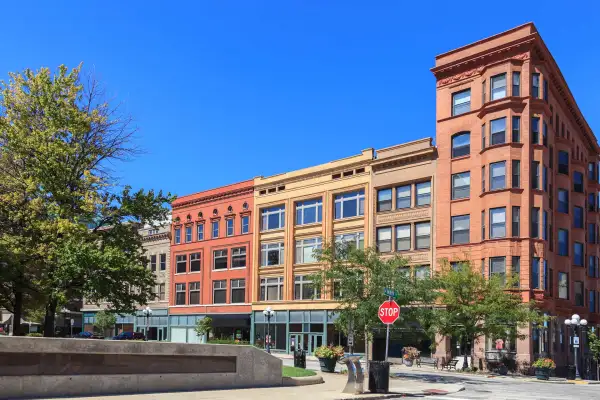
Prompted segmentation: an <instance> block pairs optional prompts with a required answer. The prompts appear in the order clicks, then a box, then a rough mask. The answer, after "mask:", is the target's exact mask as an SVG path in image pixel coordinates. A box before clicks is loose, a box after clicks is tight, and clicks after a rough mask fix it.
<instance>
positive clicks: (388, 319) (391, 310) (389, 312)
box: [379, 300, 400, 325]
mask: <svg viewBox="0 0 600 400" xmlns="http://www.w3.org/2000/svg"><path fill="white" fill-rule="evenodd" d="M399 316H400V306H399V305H398V303H396V302H395V301H394V300H389V301H384V302H383V304H381V305H380V306H379V319H380V320H381V322H383V323H384V324H386V325H391V324H393V323H394V322H396V320H397V319H398V317H399Z"/></svg>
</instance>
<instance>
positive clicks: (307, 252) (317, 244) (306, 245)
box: [296, 237, 323, 264]
mask: <svg viewBox="0 0 600 400" xmlns="http://www.w3.org/2000/svg"><path fill="white" fill-rule="evenodd" d="M322 243H323V239H321V238H320V237H317V238H311V239H302V240H296V264H308V263H315V262H317V261H318V260H317V255H316V254H315V250H319V249H321V246H322Z"/></svg>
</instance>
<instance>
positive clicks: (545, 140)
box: [542, 121, 548, 146]
mask: <svg viewBox="0 0 600 400" xmlns="http://www.w3.org/2000/svg"><path fill="white" fill-rule="evenodd" d="M542 144H543V145H544V146H548V124H547V123H546V121H544V122H543V124H542Z"/></svg>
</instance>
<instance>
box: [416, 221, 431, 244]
mask: <svg viewBox="0 0 600 400" xmlns="http://www.w3.org/2000/svg"><path fill="white" fill-rule="evenodd" d="M415 236H416V239H415V248H416V249H417V250H421V249H428V248H430V247H431V222H429V221H428V222H417V223H416V224H415Z"/></svg>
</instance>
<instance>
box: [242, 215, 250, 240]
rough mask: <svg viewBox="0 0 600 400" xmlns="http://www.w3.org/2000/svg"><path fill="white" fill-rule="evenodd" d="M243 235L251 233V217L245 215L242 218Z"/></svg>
mask: <svg viewBox="0 0 600 400" xmlns="http://www.w3.org/2000/svg"><path fill="white" fill-rule="evenodd" d="M241 221H242V235H243V234H246V233H248V232H250V217H249V216H247V215H244V216H243V217H242V220H241Z"/></svg>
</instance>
